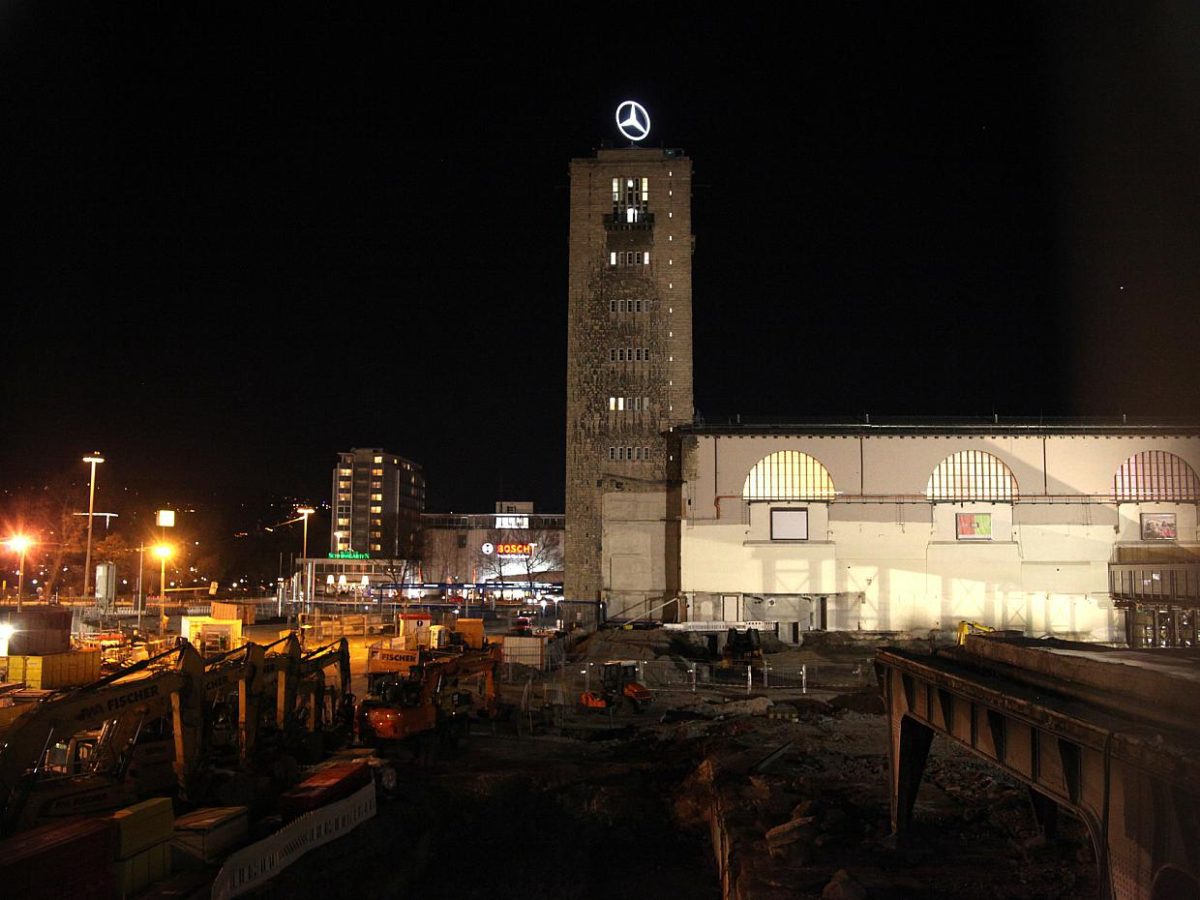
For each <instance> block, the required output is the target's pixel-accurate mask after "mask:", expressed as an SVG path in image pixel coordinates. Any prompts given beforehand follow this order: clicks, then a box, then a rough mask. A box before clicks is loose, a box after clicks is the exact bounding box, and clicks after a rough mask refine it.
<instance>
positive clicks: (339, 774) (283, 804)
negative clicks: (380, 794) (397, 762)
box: [279, 762, 373, 822]
mask: <svg viewBox="0 0 1200 900" xmlns="http://www.w3.org/2000/svg"><path fill="white" fill-rule="evenodd" d="M372 777H373V776H372V775H371V767H370V766H369V765H368V764H367V763H365V762H344V763H334V764H333V765H330V766H326V767H325V768H323V769H319V770H317V771H316V772H314V773H313V774H312V775H309V776H308V777H307V778H305V779H304V780H303V781H302V782H300V783H299V784H298V785H296V786H295V787H294V788H292V789H291V790H289V791H285V792H284V793H283V794H282V795H280V797H279V812H280V813H281V814H282V815H283V821H284V822H290V821H292V820H293V819H295V818H297V817H298V816H301V815H303V814H304V813H306V812H311V811H312V810H314V809H320V808H321V807H322V806H325V805H327V804H330V803H335V802H337V801H338V800H345V799H346V798H347V797H349V796H350V795H351V794H353V793H354V792H355V791H357V790H358V789H359V788H362V787H366V786H367V785H368V784H370V783H371V779H372Z"/></svg>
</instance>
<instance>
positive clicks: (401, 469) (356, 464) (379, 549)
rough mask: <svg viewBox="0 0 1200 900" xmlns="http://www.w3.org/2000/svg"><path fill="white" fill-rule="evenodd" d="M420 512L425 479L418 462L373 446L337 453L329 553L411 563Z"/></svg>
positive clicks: (415, 554)
mask: <svg viewBox="0 0 1200 900" xmlns="http://www.w3.org/2000/svg"><path fill="white" fill-rule="evenodd" d="M424 510H425V475H424V473H423V472H422V470H421V467H420V466H419V465H418V464H417V463H414V462H412V461H410V460H407V459H405V458H404V457H402V456H398V455H397V454H395V453H389V452H388V451H386V450H383V449H380V448H378V447H373V448H355V449H353V450H351V451H349V452H348V453H339V454H338V461H337V465H336V466H335V467H334V470H333V527H332V528H331V529H330V537H329V549H330V552H332V553H348V552H353V553H365V554H367V555H368V556H370V557H372V558H376V557H378V558H385V559H415V558H416V556H417V546H416V536H417V532H418V531H419V530H420V527H421V513H422V512H423V511H424Z"/></svg>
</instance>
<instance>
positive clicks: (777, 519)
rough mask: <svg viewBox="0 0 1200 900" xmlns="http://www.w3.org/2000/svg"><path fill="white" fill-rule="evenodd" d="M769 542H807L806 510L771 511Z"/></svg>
mask: <svg viewBox="0 0 1200 900" xmlns="http://www.w3.org/2000/svg"><path fill="white" fill-rule="evenodd" d="M771 540H773V541H807V540H808V510H807V509H772V510H771Z"/></svg>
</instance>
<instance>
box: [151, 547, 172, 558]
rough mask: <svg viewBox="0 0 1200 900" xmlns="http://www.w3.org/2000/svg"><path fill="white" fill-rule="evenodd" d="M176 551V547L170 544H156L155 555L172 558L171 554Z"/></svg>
mask: <svg viewBox="0 0 1200 900" xmlns="http://www.w3.org/2000/svg"><path fill="white" fill-rule="evenodd" d="M174 552H175V548H174V547H172V546H171V545H170V544H156V545H155V546H154V555H155V556H157V557H158V558H159V559H170V558H171V554H172V553H174Z"/></svg>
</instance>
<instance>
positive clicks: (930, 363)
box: [0, 2, 1200, 511]
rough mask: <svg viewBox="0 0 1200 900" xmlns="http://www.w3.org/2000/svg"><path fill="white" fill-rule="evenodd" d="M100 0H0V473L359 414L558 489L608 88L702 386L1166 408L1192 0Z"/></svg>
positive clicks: (451, 469) (181, 465)
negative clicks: (691, 286)
mask: <svg viewBox="0 0 1200 900" xmlns="http://www.w3.org/2000/svg"><path fill="white" fill-rule="evenodd" d="M100 6H101V5H100V4H78V5H76V6H73V7H72V6H70V5H60V4H46V3H43V2H23V3H12V2H10V3H5V4H3V5H2V6H0V116H3V120H2V132H0V133H2V134H3V140H4V146H5V155H6V156H7V162H6V163H5V164H4V165H3V168H2V169H0V179H3V197H2V198H0V207H2V209H3V213H2V214H3V216H4V219H5V228H6V240H5V244H6V253H5V256H6V257H7V259H6V262H5V265H4V268H3V271H4V273H5V277H6V280H8V281H9V285H8V287H7V288H5V289H4V294H5V295H6V299H8V300H9V301H10V302H9V303H8V304H6V306H7V309H6V311H5V313H4V317H3V318H4V325H5V328H4V333H5V337H4V342H3V347H4V356H5V361H4V372H5V378H4V392H3V395H4V401H3V402H4V413H5V415H4V437H3V441H2V442H0V487H12V486H14V485H19V484H22V483H25V482H27V481H29V480H31V479H37V478H42V477H46V476H47V475H48V474H50V473H54V472H58V471H62V470H70V469H71V468H72V467H77V468H78V469H79V470H80V472H79V475H80V477H81V478H82V477H83V471H82V470H83V466H82V464H81V463H78V462H77V460H78V458H79V457H80V456H82V455H83V454H84V453H85V452H86V451H89V450H91V449H100V450H102V451H103V452H104V453H105V454H106V456H107V457H108V459H109V463H107V464H106V467H105V472H104V477H105V479H107V480H109V483H110V484H111V483H139V484H143V485H146V484H152V485H157V486H159V487H160V488H163V489H166V488H169V489H171V490H176V491H182V492H184V493H185V494H186V492H187V491H189V490H192V489H197V490H199V489H203V490H205V491H215V492H217V493H219V494H221V495H222V496H228V497H236V496H238V495H239V494H240V493H244V492H249V491H253V490H270V491H277V492H280V493H287V494H300V495H304V494H308V495H310V496H312V497H313V498H314V499H324V498H325V496H326V494H327V493H328V481H329V472H330V470H331V467H332V464H333V460H334V453H335V452H336V451H338V450H343V449H349V448H350V447H353V446H384V447H386V448H388V449H390V450H394V451H396V452H399V453H402V454H405V455H408V456H410V457H411V458H413V459H415V460H417V461H419V462H421V463H423V464H424V466H425V468H426V472H427V476H428V481H429V490H428V494H429V506H430V508H431V509H435V510H448V509H454V510H459V511H464V510H468V509H469V510H486V509H489V508H490V505H491V503H492V501H493V500H494V499H495V498H496V497H497V496H498V495H499V494H500V493H501V492H503V494H504V495H506V496H508V497H520V498H526V497H527V498H532V499H534V500H536V501H537V502H538V503H539V505H540V506H541V507H542V508H544V509H547V510H558V509H561V508H562V471H563V432H564V422H563V415H564V408H565V397H564V365H565V343H566V331H565V309H566V285H567V278H566V250H567V212H568V211H567V161H568V160H569V159H570V158H571V157H573V156H580V155H588V154H590V153H591V152H592V150H593V149H594V148H595V147H597V146H598V145H600V143H601V142H613V141H615V140H616V139H617V135H616V134H615V129H614V127H613V121H612V116H613V110H614V108H615V107H616V105H617V103H618V102H619V101H620V100H622V99H625V98H627V97H629V98H636V99H639V100H641V101H642V102H643V103H644V104H645V105H646V106H647V107H648V108H649V110H650V113H651V116H652V117H653V120H654V128H653V133H652V135H651V143H657V144H661V145H664V146H669V147H682V148H684V149H685V150H686V151H687V153H688V155H689V156H691V158H692V159H693V161H694V165H695V172H696V183H695V193H694V229H695V233H696V257H695V269H694V283H695V290H694V303H695V318H696V347H695V351H696V406H697V408H698V410H699V411H700V412H701V413H702V414H703V415H704V416H706V417H707V418H709V419H710V420H711V419H717V418H723V417H725V416H729V415H733V414H736V413H741V414H746V415H772V414H777V415H781V416H835V415H836V416H842V415H861V414H863V413H864V412H870V413H872V414H879V415H884V414H892V415H910V416H924V415H991V414H992V413H993V412H996V413H998V414H1000V415H1001V416H1005V415H1008V416H1019V415H1032V416H1037V415H1039V414H1044V415H1097V414H1099V415H1119V414H1120V413H1122V412H1124V413H1128V414H1130V415H1143V416H1154V417H1164V416H1190V417H1196V415H1197V413H1198V412H1200V402H1198V399H1197V397H1198V390H1197V388H1198V386H1200V379H1198V378H1197V375H1198V371H1200V367H1198V365H1197V353H1198V348H1200V314H1198V309H1197V298H1200V7H1197V6H1196V5H1195V4H1192V3H1186V2H1178V3H1174V4H1154V3H1151V4H1131V7H1132V8H1133V9H1134V11H1132V12H1129V13H1128V14H1127V17H1126V18H1120V17H1117V16H1109V15H1108V14H1107V13H1102V12H1099V11H1097V10H1096V9H1095V8H1094V6H1093V5H1086V6H1085V5H1083V4H1080V5H1079V6H1078V7H1077V8H1070V7H1067V6H1063V5H1055V7H1056V10H1055V11H1054V12H1052V13H1049V12H1047V11H1045V10H1043V9H1042V7H1043V6H1047V4H1030V5H1021V4H1012V3H1006V4H1000V5H997V8H996V9H995V10H993V11H989V10H988V9H986V8H981V5H978V4H953V5H951V4H947V5H946V6H944V7H935V6H929V7H921V8H919V9H918V8H916V7H913V6H911V5H899V4H887V5H879V6H876V5H873V4H865V3H855V4H828V5H827V6H828V7H829V8H828V9H827V10H824V11H819V10H817V11H810V10H808V9H807V8H806V7H796V9H797V11H798V12H799V15H800V19H799V20H798V21H791V20H790V19H789V20H788V21H783V20H782V19H768V18H750V17H745V18H742V17H728V18H720V19H717V18H689V14H690V8H687V7H681V6H679V5H677V4H676V5H672V6H671V7H669V10H668V11H669V13H670V14H669V15H667V14H664V15H663V16H661V17H658V16H653V15H648V14H647V12H646V10H647V9H648V8H650V6H651V5H650V4H640V5H638V6H631V7H621V6H619V5H605V6H602V7H601V6H594V5H593V6H589V7H586V9H588V10H589V11H590V12H589V15H588V18H587V19H586V20H584V19H582V18H580V19H575V18H572V17H571V16H570V15H569V14H568V13H565V12H563V10H568V9H575V8H576V7H570V6H564V7H545V8H544V9H543V8H541V7H539V9H540V10H542V11H540V12H537V13H533V12H531V13H528V14H521V13H520V12H519V6H511V5H504V6H503V7H500V9H502V10H504V11H506V12H504V13H501V12H498V11H496V9H497V8H496V7H481V8H478V9H476V8H473V7H470V6H466V5H454V6H453V7H452V8H451V11H447V12H430V11H426V10H422V11H421V12H394V13H390V14H387V15H386V17H385V18H381V19H375V18H350V17H348V14H345V13H343V12H341V11H340V10H337V9H336V8H335V6H334V5H327V6H326V7H325V9H326V12H324V13H321V14H312V15H311V16H310V14H308V13H304V14H302V13H300V12H299V11H298V8H297V7H293V6H273V7H272V8H271V9H270V11H263V10H260V9H259V5H257V4H240V5H235V4H230V5H229V6H228V7H224V10H223V12H213V11H209V12H207V13H205V14H203V15H201V14H194V15H193V14H188V13H185V12H181V11H179V10H177V9H174V8H173V7H174V6H175V4H153V5H152V4H146V5H141V4H113V5H112V6H113V7H115V8H114V9H105V10H101V9H100V8H99V7H100ZM251 6H252V7H254V8H253V9H249V10H248V9H247V8H246V7H251ZM1101 6H1104V7H1108V6H1109V5H1108V4H1101ZM407 8H408V7H406V9H407ZM578 8H579V9H580V10H583V9H584V7H578ZM482 10H490V11H489V12H486V13H485V12H483V11H482ZM514 10H516V11H517V12H514Z"/></svg>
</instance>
